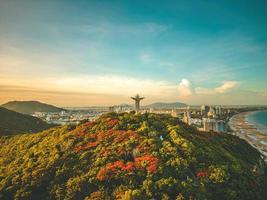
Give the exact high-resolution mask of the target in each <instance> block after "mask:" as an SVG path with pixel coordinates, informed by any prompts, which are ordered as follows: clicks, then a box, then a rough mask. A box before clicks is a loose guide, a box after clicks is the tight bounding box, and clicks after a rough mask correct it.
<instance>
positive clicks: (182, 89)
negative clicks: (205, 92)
mask: <svg viewBox="0 0 267 200" xmlns="http://www.w3.org/2000/svg"><path fill="white" fill-rule="evenodd" d="M178 92H179V96H180V97H188V96H191V95H193V94H194V89H193V88H192V86H191V83H190V81H189V80H187V79H185V78H183V79H182V80H181V82H180V83H179V86H178Z"/></svg>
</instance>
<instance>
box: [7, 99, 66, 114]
mask: <svg viewBox="0 0 267 200" xmlns="http://www.w3.org/2000/svg"><path fill="white" fill-rule="evenodd" d="M2 107H4V108H7V109H9V110H13V111H16V112H19V113H23V114H28V115H31V114H33V113H34V112H60V111H63V110H64V109H62V108H58V107H56V106H52V105H49V104H45V103H41V102H39V101H9V102H7V103H5V104H3V105H2Z"/></svg>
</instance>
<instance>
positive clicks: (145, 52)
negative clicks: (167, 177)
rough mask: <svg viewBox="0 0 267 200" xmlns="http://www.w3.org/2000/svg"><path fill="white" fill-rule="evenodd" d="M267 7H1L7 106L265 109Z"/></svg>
mask: <svg viewBox="0 0 267 200" xmlns="http://www.w3.org/2000/svg"><path fill="white" fill-rule="evenodd" d="M266 20H267V2H266V1H265V0H262V1H258V0H253V1H252V0H251V1H247V0H235V1H231V0H225V1H214V0H210V1H208V0H203V1H194V0H193V1H190V0H185V1H182V0H179V1H171V0H170V1H167V0H166V1H157V0H146V1H144V0H143V1H139V0H135V1H127V0H124V1H115V0H114V1H112V0H106V1H103V0H98V1H93V0H90V1H86V0H85V1H82V0H77V1H71V0H59V1H58V0H47V1H34V0H33V1H30V0H23V1H21V0H17V1H15V0H0V104H1V103H5V102H7V101H10V100H39V101H43V102H46V103H51V104H54V105H58V106H95V105H114V104H121V103H133V102H131V99H130V98H129V97H130V96H133V95H135V94H137V93H139V94H140V95H141V96H145V97H146V98H145V100H143V103H144V104H148V103H151V102H184V103H187V104H194V105H201V104H208V105H210V104H213V105H214V104H223V105H236V104H241V105H256V104H261V105H263V104H264V105H266V104H267V23H266Z"/></svg>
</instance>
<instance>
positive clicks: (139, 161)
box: [97, 155, 158, 181]
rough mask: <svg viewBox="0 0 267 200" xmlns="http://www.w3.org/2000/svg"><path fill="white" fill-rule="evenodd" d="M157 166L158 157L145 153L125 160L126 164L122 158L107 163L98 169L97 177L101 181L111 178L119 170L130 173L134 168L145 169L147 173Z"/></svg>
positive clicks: (154, 169)
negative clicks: (129, 160)
mask: <svg viewBox="0 0 267 200" xmlns="http://www.w3.org/2000/svg"><path fill="white" fill-rule="evenodd" d="M157 167H158V159H157V158H156V157H154V156H151V155H145V156H142V157H138V158H136V159H135V161H134V162H127V163H126V164H124V162H123V161H122V160H119V161H116V162H114V163H108V164H107V165H106V166H105V167H102V168H101V169H100V170H99V172H98V174H97V178H98V180H100V181H103V180H105V179H111V178H112V176H113V175H114V174H119V173H121V172H126V173H132V172H134V171H135V170H146V171H147V172H149V173H156V171H157Z"/></svg>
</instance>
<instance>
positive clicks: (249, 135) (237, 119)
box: [228, 111, 267, 162]
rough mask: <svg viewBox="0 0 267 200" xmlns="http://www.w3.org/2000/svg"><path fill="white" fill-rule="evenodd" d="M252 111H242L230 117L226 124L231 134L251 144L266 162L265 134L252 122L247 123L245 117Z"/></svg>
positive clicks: (266, 145)
mask: <svg viewBox="0 0 267 200" xmlns="http://www.w3.org/2000/svg"><path fill="white" fill-rule="evenodd" d="M253 112H259V111H250V112H242V113H239V114H236V115H234V116H232V117H231V119H230V120H229V122H228V124H229V126H230V128H231V130H232V131H233V132H232V134H233V135H236V136H238V137H240V138H241V139H244V140H246V141H247V142H248V143H249V144H250V145H251V146H253V147H254V148H256V149H257V150H258V151H259V152H260V153H261V154H262V156H263V159H264V161H265V162H267V135H266V134H264V133H262V132H260V130H258V129H257V128H256V127H255V126H254V125H253V124H251V123H249V122H248V121H247V120H246V118H247V116H248V115H250V114H252V113H253Z"/></svg>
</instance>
